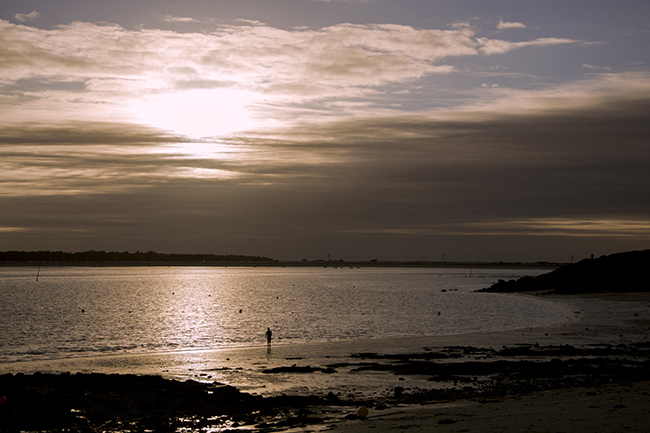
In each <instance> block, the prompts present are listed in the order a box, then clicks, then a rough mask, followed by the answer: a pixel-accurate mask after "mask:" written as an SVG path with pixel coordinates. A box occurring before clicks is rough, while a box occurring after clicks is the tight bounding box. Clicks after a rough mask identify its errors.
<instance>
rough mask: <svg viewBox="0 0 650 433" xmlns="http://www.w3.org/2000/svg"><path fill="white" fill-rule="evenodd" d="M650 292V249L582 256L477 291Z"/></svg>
mask: <svg viewBox="0 0 650 433" xmlns="http://www.w3.org/2000/svg"><path fill="white" fill-rule="evenodd" d="M648 291H650V250H643V251H630V252H625V253H618V254H611V255H608V256H602V257H598V258H593V259H584V260H581V261H579V262H578V263H572V264H569V265H565V266H563V267H561V268H558V269H556V270H554V271H552V272H549V273H547V274H543V275H539V276H537V277H522V278H519V279H517V280H509V281H505V280H499V281H498V282H497V283H496V284H493V285H492V286H491V287H489V288H485V289H481V290H479V292H496V293H513V292H547V293H551V294H565V295H569V294H579V293H626V292H648Z"/></svg>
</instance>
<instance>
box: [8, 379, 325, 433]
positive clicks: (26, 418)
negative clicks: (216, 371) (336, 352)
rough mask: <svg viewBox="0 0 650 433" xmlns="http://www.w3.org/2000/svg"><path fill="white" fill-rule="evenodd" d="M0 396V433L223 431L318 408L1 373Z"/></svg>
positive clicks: (199, 386)
mask: <svg viewBox="0 0 650 433" xmlns="http://www.w3.org/2000/svg"><path fill="white" fill-rule="evenodd" d="M0 395H2V396H4V397H5V398H6V402H4V404H2V405H0V432H19V431H73V432H95V431H127V430H129V431H147V430H149V431H157V432H159V431H161V432H165V431H170V432H172V431H177V430H178V429H179V428H195V427H197V426H198V427H207V426H208V425H210V426H212V427H214V428H224V427H226V426H232V425H233V423H237V424H239V425H249V424H255V423H258V422H259V421H260V418H263V419H264V420H269V419H274V417H277V415H278V413H279V410H278V409H276V408H282V410H283V411H286V410H287V409H286V408H304V407H305V406H306V405H308V404H319V403H321V399H319V398H318V397H314V396H312V397H308V396H304V397H302V396H280V397H274V398H263V397H261V396H256V395H251V394H247V393H243V392H240V391H239V390H237V389H236V388H234V387H232V386H223V385H219V384H208V383H200V382H195V381H192V380H189V381H186V382H180V381H175V380H169V379H164V378H162V377H159V376H136V375H119V374H111V375H105V374H80V373H78V374H67V373H63V374H39V373H35V374H33V375H25V374H20V373H19V374H16V375H11V374H5V375H1V376H0ZM329 404H331V402H330V403H329ZM284 418H286V416H285V417H281V420H280V421H277V420H276V422H283V421H286V420H285V419H284ZM294 421H295V420H294ZM300 421H301V422H303V423H308V422H317V420H312V419H302V418H301V420H300ZM220 431H221V430H220Z"/></svg>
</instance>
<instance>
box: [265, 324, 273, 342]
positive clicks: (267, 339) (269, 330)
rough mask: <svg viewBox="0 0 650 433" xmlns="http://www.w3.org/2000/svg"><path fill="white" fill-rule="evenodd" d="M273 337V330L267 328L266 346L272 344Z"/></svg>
mask: <svg viewBox="0 0 650 433" xmlns="http://www.w3.org/2000/svg"><path fill="white" fill-rule="evenodd" d="M272 337H273V332H272V331H271V328H266V344H271V338H272Z"/></svg>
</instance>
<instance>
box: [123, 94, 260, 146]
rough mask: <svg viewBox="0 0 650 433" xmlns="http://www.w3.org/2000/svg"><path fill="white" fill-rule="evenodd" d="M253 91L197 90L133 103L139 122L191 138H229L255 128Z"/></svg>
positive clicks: (162, 95)
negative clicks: (251, 112)
mask: <svg viewBox="0 0 650 433" xmlns="http://www.w3.org/2000/svg"><path fill="white" fill-rule="evenodd" d="M252 99H253V98H252V95H251V94H250V92H246V91H242V90H234V89H208V90H204V89H196V90H186V91H183V92H177V93H166V94H161V95H156V96H154V97H151V98H148V99H146V100H144V101H141V102H138V103H136V104H134V105H133V106H132V108H131V112H132V113H133V115H134V116H135V117H136V119H137V120H138V121H140V122H144V123H146V124H148V125H151V126H154V127H156V128H161V129H165V130H168V131H171V132H174V133H176V134H181V135H186V136H189V137H192V138H202V137H215V136H224V135H229V134H232V133H234V132H238V131H245V130H249V129H252V128H254V127H255V126H258V125H257V122H256V121H255V120H254V119H253V118H252V117H251V115H250V112H249V104H250V103H251V102H252Z"/></svg>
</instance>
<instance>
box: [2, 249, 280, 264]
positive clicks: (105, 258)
mask: <svg viewBox="0 0 650 433" xmlns="http://www.w3.org/2000/svg"><path fill="white" fill-rule="evenodd" d="M272 261H273V259H271V258H268V257H259V256H240V255H233V254H228V255H216V254H161V253H156V252H154V251H148V252H140V251H136V252H135V253H130V252H128V251H124V252H117V251H110V252H106V251H94V250H91V251H84V252H79V253H66V252H63V251H0V262H272Z"/></svg>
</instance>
